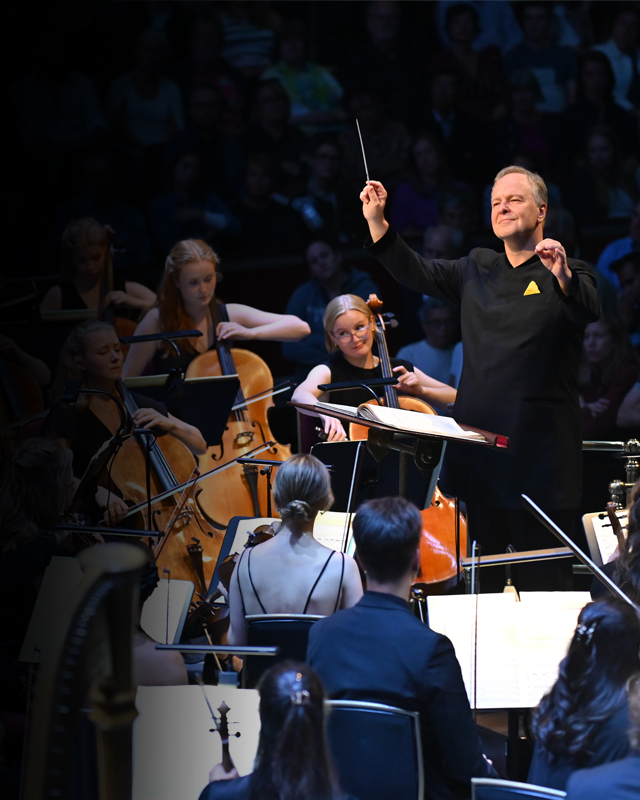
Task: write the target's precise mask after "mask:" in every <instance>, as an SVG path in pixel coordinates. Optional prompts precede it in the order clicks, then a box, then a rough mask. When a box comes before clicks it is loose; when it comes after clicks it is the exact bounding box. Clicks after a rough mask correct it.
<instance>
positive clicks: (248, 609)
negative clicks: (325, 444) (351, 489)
mask: <svg viewBox="0 0 640 800" xmlns="http://www.w3.org/2000/svg"><path fill="white" fill-rule="evenodd" d="M273 500H274V503H275V506H276V509H277V511H278V514H279V515H280V519H281V520H282V523H281V524H280V526H279V527H278V530H277V532H276V535H275V536H273V537H272V538H271V539H268V540H267V541H266V542H262V544H260V545H256V546H254V547H250V548H247V549H246V550H244V551H243V553H242V555H241V557H240V559H239V560H238V563H237V564H236V567H235V569H234V571H233V575H232V577H231V585H230V587H229V594H228V602H229V613H230V619H231V622H230V625H229V631H228V634H227V638H228V640H229V643H230V644H237V645H242V644H246V643H247V631H246V622H245V617H246V616H247V615H251V614H320V615H323V616H329V615H330V614H333V613H335V612H336V611H337V610H338V609H339V608H350V607H351V606H353V605H355V603H357V602H358V600H360V598H361V597H362V582H361V580H360V573H359V572H358V567H357V565H356V562H355V561H354V560H353V559H352V558H351V556H348V555H345V554H344V553H338V552H336V551H335V550H331V549H330V548H328V547H325V546H324V545H322V544H320V542H318V541H317V540H316V539H314V536H313V526H314V523H315V521H316V517H317V516H318V513H319V512H321V511H328V510H329V508H331V506H332V504H333V494H332V492H331V478H330V476H329V471H328V470H327V468H326V467H325V465H324V464H323V463H322V462H320V461H318V459H317V458H315V457H314V456H311V455H307V454H305V453H298V454H297V455H294V456H291V458H290V459H288V460H287V461H286V462H285V463H284V464H283V465H282V466H281V467H280V468H279V469H278V471H277V472H276V479H275V481H274V483H273ZM334 556H336V558H334ZM276 574H278V575H280V578H279V579H278V580H275V581H274V576H275V575H276ZM285 576H286V577H285ZM282 578H284V580H282ZM218 588H219V589H220V590H221V591H222V592H223V594H226V590H225V589H224V586H223V585H222V584H220V585H219V586H218Z"/></svg>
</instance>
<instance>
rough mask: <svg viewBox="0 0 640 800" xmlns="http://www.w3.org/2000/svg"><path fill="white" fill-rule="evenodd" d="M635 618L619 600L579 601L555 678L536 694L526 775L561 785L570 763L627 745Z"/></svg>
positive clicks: (639, 624)
mask: <svg viewBox="0 0 640 800" xmlns="http://www.w3.org/2000/svg"><path fill="white" fill-rule="evenodd" d="M639 647H640V619H639V618H638V614H637V613H636V611H635V610H634V609H632V608H630V607H629V606H627V605H626V604H624V603H619V602H614V601H613V600H611V601H609V602H605V601H599V602H597V603H589V604H587V605H586V606H585V607H584V608H583V609H582V611H581V612H580V616H579V617H578V625H577V627H576V630H575V633H574V634H573V638H572V640H571V642H570V644H569V649H568V651H567V655H566V657H565V658H564V659H563V660H562V662H561V663H560V669H559V672H558V679H557V680H556V682H555V684H554V685H553V687H552V688H551V690H550V691H549V692H548V693H547V694H546V695H545V696H544V697H543V698H542V700H541V701H540V705H539V707H538V710H537V712H536V716H535V720H534V726H533V731H534V734H535V735H536V737H537V739H536V745H535V749H534V753H533V760H532V762H531V768H530V769H529V777H528V779H527V780H528V781H529V783H533V784H536V785H538V786H548V787H550V788H552V789H560V790H564V789H565V788H566V785H567V781H568V779H569V777H570V775H571V774H572V773H573V772H575V771H576V770H577V769H583V768H585V767H595V766H597V765H598V764H606V763H608V762H610V761H617V760H618V759H621V758H624V757H625V756H626V755H627V754H628V753H629V738H628V734H627V731H628V728H629V704H628V701H627V685H628V683H629V680H630V679H631V678H633V677H634V676H637V675H638V673H639V672H640V661H639V660H638V649H639Z"/></svg>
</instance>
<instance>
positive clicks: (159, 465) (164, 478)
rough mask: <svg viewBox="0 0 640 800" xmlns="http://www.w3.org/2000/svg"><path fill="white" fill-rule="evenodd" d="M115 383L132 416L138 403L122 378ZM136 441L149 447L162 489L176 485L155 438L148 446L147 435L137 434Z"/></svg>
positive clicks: (174, 477)
mask: <svg viewBox="0 0 640 800" xmlns="http://www.w3.org/2000/svg"><path fill="white" fill-rule="evenodd" d="M116 385H117V388H118V391H119V393H120V396H121V397H122V402H123V403H124V407H125V408H126V409H127V413H128V414H129V416H130V417H133V415H134V414H135V412H136V411H137V410H138V404H137V403H136V401H135V400H134V398H133V395H132V394H131V392H130V391H129V389H128V388H127V387H126V386H125V384H124V381H123V380H119V381H118V383H117V384H116ZM138 441H139V442H140V446H141V447H142V448H143V449H144V450H146V449H147V448H148V449H149V458H150V460H151V464H152V466H153V468H154V470H155V471H156V474H157V475H158V478H159V480H160V483H161V484H162V487H163V489H165V490H168V489H172V488H173V487H175V486H177V485H178V480H177V479H176V476H175V475H174V474H173V470H172V469H171V467H170V466H169V462H168V461H167V459H166V458H165V456H164V453H163V452H162V450H161V449H160V447H158V443H157V442H156V440H155V438H154V439H153V441H152V443H151V446H150V447H149V446H148V442H147V436H138Z"/></svg>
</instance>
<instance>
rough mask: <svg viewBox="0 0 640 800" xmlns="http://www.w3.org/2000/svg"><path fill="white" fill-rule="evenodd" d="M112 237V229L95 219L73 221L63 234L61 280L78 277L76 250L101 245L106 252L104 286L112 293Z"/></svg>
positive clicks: (103, 274) (86, 218)
mask: <svg viewBox="0 0 640 800" xmlns="http://www.w3.org/2000/svg"><path fill="white" fill-rule="evenodd" d="M112 236H113V232H112V231H111V229H110V228H108V227H107V226H106V225H101V224H100V223H99V222H98V220H96V219H94V218H93V217H81V218H80V219H72V220H71V222H70V223H69V224H68V225H67V227H66V228H65V229H64V233H63V234H62V242H61V245H62V252H61V256H62V260H61V263H60V278H61V279H62V280H73V278H75V277H76V266H75V264H74V263H73V251H74V250H77V249H78V247H92V246H94V245H101V246H102V247H104V248H105V251H106V254H105V262H104V271H103V273H102V284H103V287H104V290H105V291H110V290H111V289H112V288H113V287H111V286H109V283H110V282H111V275H112V274H113V251H112V249H111V239H112Z"/></svg>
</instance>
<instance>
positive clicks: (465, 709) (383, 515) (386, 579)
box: [307, 497, 496, 800]
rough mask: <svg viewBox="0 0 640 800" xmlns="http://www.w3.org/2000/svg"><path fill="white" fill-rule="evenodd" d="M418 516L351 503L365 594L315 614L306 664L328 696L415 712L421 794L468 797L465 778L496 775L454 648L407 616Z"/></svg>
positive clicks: (398, 503)
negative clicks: (355, 509) (355, 507)
mask: <svg viewBox="0 0 640 800" xmlns="http://www.w3.org/2000/svg"><path fill="white" fill-rule="evenodd" d="M421 528H422V518H421V516H420V512H419V511H418V509H417V508H416V507H415V506H414V505H412V504H411V503H409V502H408V501H407V500H404V499H403V498H400V497H383V498H380V499H377V500H370V501H368V502H366V503H364V504H363V505H362V506H360V508H359V510H358V512H357V514H356V516H355V518H354V522H353V536H354V539H355V542H356V549H357V553H358V558H359V561H360V563H361V565H362V567H363V569H364V571H365V573H366V576H367V591H366V592H365V593H364V596H363V597H362V599H361V600H360V601H359V602H358V603H357V604H356V605H355V606H354V607H353V608H348V609H345V610H343V611H338V612H337V613H336V614H333V615H332V616H331V617H327V618H326V619H323V620H319V621H318V622H316V623H315V625H314V626H313V627H312V629H311V631H310V634H309V647H308V650H307V661H308V663H309V664H310V666H311V667H312V668H313V669H314V670H315V671H316V672H317V673H318V675H319V676H320V678H321V680H322V682H323V684H324V686H325V688H326V690H327V693H328V694H329V696H330V697H332V698H337V699H341V700H365V701H369V702H378V703H386V704H387V705H393V706H398V707H400V708H404V709H407V710H410V711H418V712H419V714H420V731H421V738H422V753H423V764H424V777H425V787H426V793H425V797H426V798H428V799H429V800H435V799H436V798H437V800H454V798H455V799H457V798H468V797H470V796H471V778H472V777H495V775H496V773H495V771H494V770H493V767H492V766H491V764H490V763H489V762H488V761H487V760H486V758H485V757H483V754H482V746H481V742H480V737H479V735H478V731H477V729H476V726H475V723H474V721H473V717H472V714H471V709H470V707H469V700H468V697H467V692H466V690H465V686H464V682H463V680H462V673H461V671H460V665H459V664H458V661H457V659H456V655H455V652H454V649H453V645H452V644H451V642H450V641H449V639H447V637H446V636H443V635H442V634H439V633H435V632H434V631H432V630H431V629H430V628H429V626H428V625H425V624H424V623H423V622H421V621H420V620H418V618H417V617H415V616H414V614H413V613H412V611H411V609H410V607H409V603H408V598H409V592H410V591H411V586H412V583H413V581H414V580H415V576H416V574H417V572H418V567H419V564H420V557H419V546H420V531H421Z"/></svg>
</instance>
